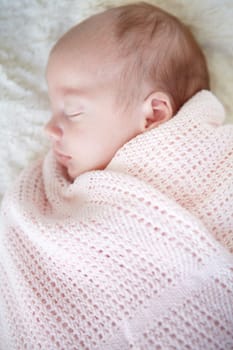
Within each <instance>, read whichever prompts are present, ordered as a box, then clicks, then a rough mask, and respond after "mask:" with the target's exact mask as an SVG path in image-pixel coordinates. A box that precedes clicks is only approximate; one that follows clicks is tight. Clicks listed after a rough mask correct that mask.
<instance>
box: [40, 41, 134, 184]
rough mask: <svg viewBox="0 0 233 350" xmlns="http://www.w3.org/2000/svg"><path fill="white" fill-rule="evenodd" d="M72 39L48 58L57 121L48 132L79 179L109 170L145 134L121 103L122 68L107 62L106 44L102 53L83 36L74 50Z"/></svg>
mask: <svg viewBox="0 0 233 350" xmlns="http://www.w3.org/2000/svg"><path fill="white" fill-rule="evenodd" d="M72 40H73V39H72V38H71V39H69V37H68V39H66V40H64V43H63V44H62V45H60V47H58V48H57V49H55V50H54V51H53V52H52V53H51V55H50V58H49V62H48V66H47V82H48V92H49V98H50V102H51V109H52V116H51V119H50V121H49V122H48V124H47V125H46V127H45V129H46V131H47V133H48V134H49V136H50V139H51V141H52V148H53V151H54V154H55V157H56V159H57V161H58V162H59V163H61V164H62V165H63V166H64V167H65V168H66V169H67V172H68V175H69V177H70V178H71V179H75V178H76V177H77V176H78V175H80V174H82V173H84V172H87V171H90V170H98V169H104V168H105V167H106V166H107V165H108V163H109V162H110V161H111V159H112V158H113V156H114V154H115V153H116V151H117V150H118V149H119V148H120V147H121V146H122V145H123V144H125V143H126V142H127V141H129V140H130V139H131V138H133V137H135V136H136V135H137V134H139V133H140V125H139V122H138V120H137V118H136V114H137V111H136V108H135V110H134V111H132V112H131V113H130V114H129V113H126V112H123V109H122V108H121V107H122V106H117V104H116V95H117V92H118V90H117V86H116V84H115V85H114V83H115V79H116V72H115V71H117V69H115V68H116V65H115V66H114V64H112V63H111V64H110V63H109V61H110V60H108V59H106V55H107V53H106V52H105V51H106V50H104V44H103V47H102V48H101V45H98V48H97V43H96V42H94V40H88V36H83V37H82V35H81V36H80V38H76V40H75V47H74V45H73V44H72ZM116 64H117V62H116ZM114 67H115V68H114ZM114 70H115V71H114Z"/></svg>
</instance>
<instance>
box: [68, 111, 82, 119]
mask: <svg viewBox="0 0 233 350" xmlns="http://www.w3.org/2000/svg"><path fill="white" fill-rule="evenodd" d="M81 114H83V113H82V112H79V113H74V114H66V116H67V118H70V119H72V118H77V117H80V115H81Z"/></svg>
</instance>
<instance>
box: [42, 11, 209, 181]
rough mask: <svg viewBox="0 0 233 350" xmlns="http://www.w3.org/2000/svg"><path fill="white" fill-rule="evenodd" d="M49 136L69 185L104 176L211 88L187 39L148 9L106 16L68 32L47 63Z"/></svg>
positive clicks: (167, 17)
mask: <svg viewBox="0 0 233 350" xmlns="http://www.w3.org/2000/svg"><path fill="white" fill-rule="evenodd" d="M47 82H48V90H49V97H50V101H51V108H52V118H51V120H50V121H49V123H48V124H47V125H46V130H47V132H48V134H49V136H50V138H51V140H52V147H53V150H54V153H55V156H56V159H57V160H58V161H59V162H60V163H61V164H62V165H63V166H65V167H66V168H67V171H68V174H69V175H70V177H71V179H75V178H76V177H77V176H78V175H80V174H82V173H84V172H86V171H90V170H95V169H104V168H106V166H107V165H108V163H109V162H110V160H111V159H112V158H113V156H114V154H115V153H116V151H117V150H119V148H121V147H122V146H123V145H124V144H125V143H126V142H128V141H129V140H130V139H132V138H134V137H135V136H136V135H138V134H140V133H143V132H145V131H147V130H150V129H152V128H154V127H157V126H159V125H160V124H162V123H164V122H166V121H168V120H169V119H170V118H171V117H172V116H173V115H174V114H175V113H176V112H177V111H178V110H179V108H180V107H181V106H182V105H183V104H184V102H185V101H187V100H188V99H189V98H190V97H191V96H193V95H194V94H195V93H196V92H197V91H199V90H202V89H208V88H209V77H208V72H207V67H206V62H205V58H204V56H203V54H202V52H201V50H200V48H199V46H198V45H197V43H196V41H195V40H194V38H193V36H192V35H191V33H190V31H189V30H188V29H187V28H186V27H185V26H184V25H183V24H182V23H181V22H179V21H178V20H177V19H176V18H175V17H172V16H170V15H168V14H166V13H164V12H163V11H162V10H160V9H158V8H155V7H154V6H152V5H146V4H141V5H133V6H132V5H130V6H125V7H119V8H114V9H110V10H108V11H105V12H103V13H101V14H98V15H95V16H93V17H91V18H89V19H87V20H86V21H84V22H82V23H81V24H79V25H77V26H75V27H73V28H72V29H71V30H70V31H69V32H68V33H66V34H65V35H64V36H63V37H62V38H61V39H60V40H59V41H58V43H56V45H55V46H54V48H53V49H52V52H51V54H50V57H49V61H48V66H47Z"/></svg>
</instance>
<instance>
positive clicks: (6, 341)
mask: <svg viewBox="0 0 233 350" xmlns="http://www.w3.org/2000/svg"><path fill="white" fill-rule="evenodd" d="M223 119H224V111H223V107H222V105H221V104H220V103H219V102H218V100H217V99H216V98H215V97H214V96H213V95H212V94H211V93H210V92H207V91H202V92H200V93H198V94H197V95H196V96H194V97H193V98H192V99H190V100H189V101H188V102H187V103H186V104H185V105H184V106H183V108H182V109H181V110H180V111H179V112H178V114H177V115H176V116H175V117H174V118H173V119H172V120H170V121H169V122H167V123H165V124H163V125H162V126H160V127H159V128H157V129H154V130H152V131H150V132H147V133H145V134H142V135H139V136H138V137H136V138H135V139H133V140H131V141H130V142H129V143H128V144H126V145H125V146H124V147H123V148H122V149H120V150H119V151H118V153H117V154H116V155H115V157H114V158H113V160H112V162H111V163H110V164H109V166H108V167H107V169H105V170H104V171H94V172H89V173H86V174H83V175H81V176H80V177H78V178H77V179H76V180H75V181H74V183H72V184H71V183H70V182H69V181H68V180H67V179H66V177H65V174H64V169H63V168H62V167H61V166H60V165H59V164H57V163H56V161H55V159H54V157H53V154H52V153H51V152H49V153H48V155H47V156H46V157H45V159H44V160H39V161H37V162H35V163H34V164H33V165H32V166H31V167H29V168H28V169H26V170H25V171H23V173H22V174H21V176H20V178H19V180H18V181H17V182H16V183H15V185H14V187H13V189H12V190H11V191H10V192H8V194H7V195H6V196H5V198H4V201H3V204H2V219H1V226H2V227H1V234H0V283H1V284H0V349H1V350H11V349H12V350H13V349H19V350H21V349H30V350H32V349H36V350H37V349H43V350H54V349H64V350H80V349H85V350H87V349H89V350H93V349H108V350H114V349H115V350H119V349H121V350H128V349H134V350H136V349H140V350H146V349H150V350H154V349H161V350H163V349H179V350H183V349H186V350H187V349H196V350H200V349H205V350H207V349H208V350H210V349H224V350H227V349H229V350H230V349H231V350H232V349H233V255H232V252H233V205H232V202H233V126H230V125H228V126H227V125H221V124H222V121H223Z"/></svg>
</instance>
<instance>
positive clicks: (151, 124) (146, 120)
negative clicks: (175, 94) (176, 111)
mask: <svg viewBox="0 0 233 350" xmlns="http://www.w3.org/2000/svg"><path fill="white" fill-rule="evenodd" d="M172 115H173V110H172V104H171V99H170V97H169V96H168V95H167V94H165V93H164V92H153V93H151V94H150V95H149V96H148V97H147V98H146V99H145V100H144V102H143V121H142V128H143V131H147V130H150V129H153V128H156V127H157V126H159V125H160V124H162V123H165V122H166V121H168V120H169V119H170V118H171V117H172Z"/></svg>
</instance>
